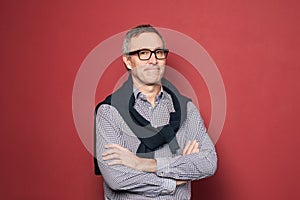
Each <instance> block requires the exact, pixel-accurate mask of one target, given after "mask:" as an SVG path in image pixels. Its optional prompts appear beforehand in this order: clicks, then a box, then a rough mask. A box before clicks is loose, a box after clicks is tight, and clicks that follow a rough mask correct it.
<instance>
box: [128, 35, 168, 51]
mask: <svg viewBox="0 0 300 200" xmlns="http://www.w3.org/2000/svg"><path fill="white" fill-rule="evenodd" d="M157 48H163V42H162V40H161V39H160V37H159V35H157V34H156V33H141V34H140V35H138V36H136V37H133V38H131V40H130V51H135V50H139V49H150V50H154V49H157Z"/></svg>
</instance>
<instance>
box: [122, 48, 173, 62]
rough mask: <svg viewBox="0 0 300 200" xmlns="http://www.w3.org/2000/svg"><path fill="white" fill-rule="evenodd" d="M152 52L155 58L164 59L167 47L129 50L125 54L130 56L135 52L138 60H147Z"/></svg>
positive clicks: (167, 50) (166, 54)
mask: <svg viewBox="0 0 300 200" xmlns="http://www.w3.org/2000/svg"><path fill="white" fill-rule="evenodd" d="M153 53H154V55H155V58H156V59H157V60H164V59H166V58H167V56H168V53H169V49H155V50H154V51H151V50H150V49H140V50H136V51H132V52H129V53H127V54H126V55H129V56H131V55H135V54H137V55H138V57H139V59H140V60H149V59H150V58H151V56H152V54H153Z"/></svg>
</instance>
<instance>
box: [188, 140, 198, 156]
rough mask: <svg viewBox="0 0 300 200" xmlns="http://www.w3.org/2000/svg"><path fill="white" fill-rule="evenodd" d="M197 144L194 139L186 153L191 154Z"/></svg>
mask: <svg viewBox="0 0 300 200" xmlns="http://www.w3.org/2000/svg"><path fill="white" fill-rule="evenodd" d="M195 144H196V140H193V142H192V143H191V144H190V146H189V148H188V150H187V151H186V154H187V155H189V154H191V152H192V150H193V148H194V146H195Z"/></svg>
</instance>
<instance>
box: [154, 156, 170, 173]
mask: <svg viewBox="0 0 300 200" xmlns="http://www.w3.org/2000/svg"><path fill="white" fill-rule="evenodd" d="M171 159H172V158H168V157H161V158H155V160H156V175H157V176H160V177H165V175H166V174H168V173H169V172H170V167H169V163H170V161H171Z"/></svg>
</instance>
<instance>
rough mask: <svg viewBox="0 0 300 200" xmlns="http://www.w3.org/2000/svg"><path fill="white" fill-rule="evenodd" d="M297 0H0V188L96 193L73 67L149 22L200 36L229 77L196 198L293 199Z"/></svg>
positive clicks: (35, 193)
mask: <svg viewBox="0 0 300 200" xmlns="http://www.w3.org/2000/svg"><path fill="white" fill-rule="evenodd" d="M299 9H300V5H299V3H298V1H296V0H295V1H292V0H288V1H283V0H273V1H271V0H269V1H268V0H260V1H258V0H252V1H250V0H247V1H242V0H228V1H221V0H219V1H198V0H190V1H175V0H164V1H96V0H89V1H83V0H81V1H71V0H55V1H54V0H52V1H38V0H27V1H21V0H19V1H17V0H10V1H8V0H4V1H1V2H0V16H1V18H0V20H1V59H0V66H1V68H0V78H1V82H0V88H1V100H0V106H1V121H0V123H1V141H0V150H1V151H0V152H1V165H0V176H1V185H0V191H1V194H0V195H1V196H0V198H1V199H30V200H35V199H45V200H47V199H73V200H77V199H78V200H79V199H103V191H102V185H101V181H102V180H101V178H99V177H96V176H94V174H93V161H92V156H91V155H90V154H89V153H88V151H87V150H86V149H85V147H84V146H83V145H82V143H81V141H80V139H79V137H78V134H77V132H76V129H75V125H74V122H73V117H72V89H73V84H74V80H75V76H76V73H77V71H78V69H79V67H80V65H81V63H82V62H83V60H84V59H85V57H86V56H87V55H88V53H89V52H90V51H91V50H92V49H93V48H94V47H95V46H96V45H98V44H99V43H100V42H101V41H103V40H105V39H107V38H108V37H110V36H112V35H114V34H117V33H119V32H122V31H124V30H127V29H129V28H131V27H133V26H136V25H138V24H141V23H150V24H152V25H154V26H158V27H165V28H169V29H173V30H177V31H180V32H182V33H185V34H186V35H189V36H190V37H192V38H193V39H195V40H196V41H198V42H199V43H200V44H201V45H202V46H203V47H204V48H205V49H206V50H207V51H208V53H209V54H210V55H211V57H212V58H213V60H214V61H215V63H216V64H217V66H218V68H219V70H220V73H221V75H222V77H223V80H224V84H225V88H226V93H227V101H228V102H227V116H226V121H225V126H224V129H223V132H222V135H221V136H220V139H219V141H218V142H217V145H216V148H217V151H218V155H219V163H218V170H217V173H216V174H215V176H213V177H211V178H209V179H204V180H200V181H196V182H194V183H193V194H192V196H193V198H192V199H210V200H212V199H218V200H219V199H226V200H227V199H230V200H240V199H255V200H256V199H273V200H278V199H299V198H300V194H299V191H298V190H299V178H300V176H299V175H300V173H299V167H300V166H299V164H300V161H299V157H298V148H297V147H298V146H299V145H300V136H299V128H298V126H297V123H299V122H298V121H299V120H297V118H298V116H299V114H300V107H299V102H300V94H299V89H300V83H299V75H300V68H299V67H300V66H299V52H300V39H299V35H300V26H299V19H300V13H299ZM183 48H184V47H183ZM174 59H176V58H174ZM115 64H119V62H118V61H116V62H115ZM122 67H123V66H122ZM297 79H298V80H297ZM204 88H205V87H204ZM206 96H207V95H206ZM205 98H206V97H205ZM203 105H204V106H203ZM207 105H209V100H204V104H201V105H200V106H201V107H204V108H203V112H204V113H203V115H204V118H205V119H208V118H209V110H210V108H207ZM298 119H299V118H298Z"/></svg>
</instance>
